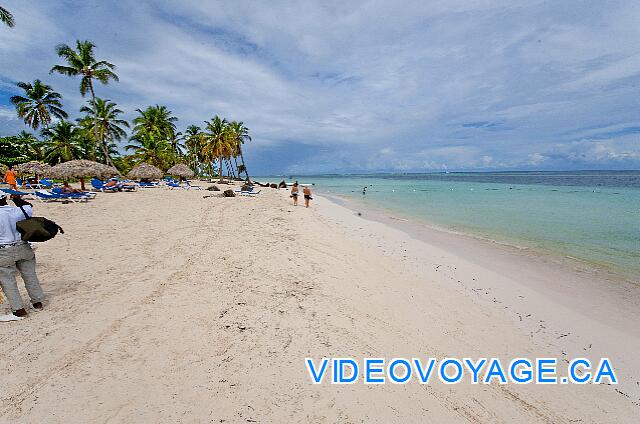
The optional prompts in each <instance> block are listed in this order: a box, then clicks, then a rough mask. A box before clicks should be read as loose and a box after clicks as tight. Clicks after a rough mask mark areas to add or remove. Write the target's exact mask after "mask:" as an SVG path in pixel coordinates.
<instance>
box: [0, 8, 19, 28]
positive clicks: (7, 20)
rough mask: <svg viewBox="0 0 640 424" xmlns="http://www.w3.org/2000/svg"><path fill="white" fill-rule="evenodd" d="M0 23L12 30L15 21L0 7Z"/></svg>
mask: <svg viewBox="0 0 640 424" xmlns="http://www.w3.org/2000/svg"><path fill="white" fill-rule="evenodd" d="M0 21H2V22H3V23H4V24H6V25H7V26H8V27H9V28H13V26H14V25H15V24H16V21H15V20H14V19H13V15H12V14H11V12H9V11H8V10H7V9H5V8H4V7H2V6H0Z"/></svg>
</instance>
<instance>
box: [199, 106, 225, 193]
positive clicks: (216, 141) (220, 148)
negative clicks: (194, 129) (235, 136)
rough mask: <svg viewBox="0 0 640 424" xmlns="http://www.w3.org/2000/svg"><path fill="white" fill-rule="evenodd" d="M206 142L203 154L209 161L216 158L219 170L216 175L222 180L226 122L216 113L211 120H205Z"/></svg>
mask: <svg viewBox="0 0 640 424" xmlns="http://www.w3.org/2000/svg"><path fill="white" fill-rule="evenodd" d="M205 124H206V130H207V132H205V137H206V140H207V141H206V144H205V146H204V148H203V149H202V154H203V156H204V157H205V158H206V159H208V160H209V161H210V162H213V160H214V158H218V165H219V169H220V172H219V174H218V176H219V177H220V181H221V182H222V159H223V158H224V157H225V156H226V155H227V153H228V151H229V150H230V149H229V143H228V139H229V137H228V128H227V126H228V123H227V120H226V119H220V117H219V116H218V115H216V116H214V117H213V119H212V120H211V121H205Z"/></svg>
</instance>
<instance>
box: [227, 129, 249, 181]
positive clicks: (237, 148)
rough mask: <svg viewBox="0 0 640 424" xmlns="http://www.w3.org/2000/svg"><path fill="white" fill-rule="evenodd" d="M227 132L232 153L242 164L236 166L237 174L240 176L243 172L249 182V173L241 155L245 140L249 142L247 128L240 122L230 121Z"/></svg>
mask: <svg viewBox="0 0 640 424" xmlns="http://www.w3.org/2000/svg"><path fill="white" fill-rule="evenodd" d="M229 130H230V131H231V137H232V139H233V143H234V153H235V154H236V155H239V156H240V160H241V161H242V164H241V165H240V166H238V174H240V172H244V174H245V175H246V177H247V181H249V173H248V172H247V166H246V164H245V163H244V156H243V155H242V145H243V144H244V142H245V141H246V140H249V141H251V137H250V136H249V128H247V127H246V126H245V125H244V123H243V122H242V121H240V122H236V121H232V122H231V123H230V124H229Z"/></svg>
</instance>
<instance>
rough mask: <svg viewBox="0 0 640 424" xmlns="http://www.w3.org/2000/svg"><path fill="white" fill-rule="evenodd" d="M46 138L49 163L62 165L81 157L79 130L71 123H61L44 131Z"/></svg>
mask: <svg viewBox="0 0 640 424" xmlns="http://www.w3.org/2000/svg"><path fill="white" fill-rule="evenodd" d="M42 136H43V137H45V145H46V160H47V161H48V162H49V163H62V162H66V161H69V160H72V159H78V158H80V157H81V154H82V151H81V150H80V146H79V144H78V128H77V127H76V126H75V125H73V124H72V123H71V122H69V121H60V122H58V123H57V124H55V125H54V126H52V127H50V128H45V129H44V130H43V131H42Z"/></svg>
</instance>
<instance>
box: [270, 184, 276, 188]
mask: <svg viewBox="0 0 640 424" xmlns="http://www.w3.org/2000/svg"><path fill="white" fill-rule="evenodd" d="M269 187H271V188H278V184H271V185H270V186H269Z"/></svg>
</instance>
